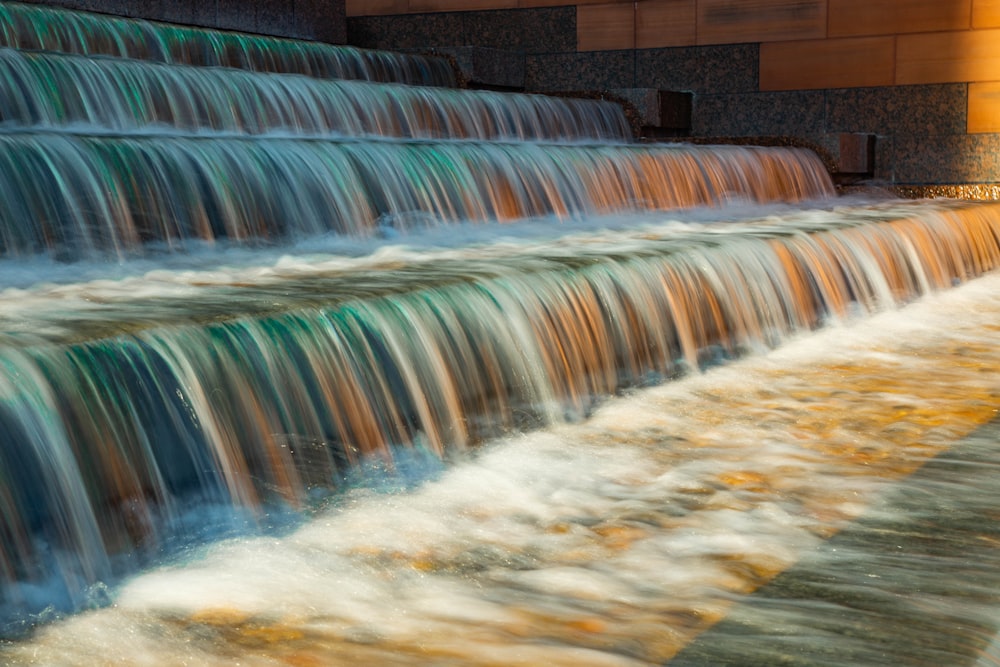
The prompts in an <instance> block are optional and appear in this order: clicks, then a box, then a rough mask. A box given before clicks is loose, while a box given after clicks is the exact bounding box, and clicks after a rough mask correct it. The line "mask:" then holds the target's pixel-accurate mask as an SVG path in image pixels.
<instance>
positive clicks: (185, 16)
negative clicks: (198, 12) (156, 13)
mask: <svg viewBox="0 0 1000 667" xmlns="http://www.w3.org/2000/svg"><path fill="white" fill-rule="evenodd" d="M194 5H195V0H177V1H176V2H166V3H164V5H163V9H162V11H161V13H160V19H161V20H162V21H166V22H167V23H180V24H184V25H191V24H193V23H194V15H195V12H194Z"/></svg>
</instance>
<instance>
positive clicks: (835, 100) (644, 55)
mask: <svg viewBox="0 0 1000 667" xmlns="http://www.w3.org/2000/svg"><path fill="white" fill-rule="evenodd" d="M839 1H840V2H841V4H842V3H843V2H845V1H846V0H839ZM627 4H630V3H627ZM641 4H642V3H640V5H641ZM585 8H586V7H585V6H582V5H581V7H580V9H585ZM577 10H578V8H577V7H575V6H560V7H548V8H535V9H509V10H489V11H465V12H456V11H438V12H428V13H409V14H405V15H403V14H400V15H383V16H372V15H363V16H361V15H359V16H348V19H347V21H348V23H347V25H348V41H349V43H352V44H356V45H359V46H366V47H377V48H383V49H393V48H400V47H405V48H408V49H416V50H419V49H420V48H421V47H425V48H426V47H429V46H436V47H447V46H458V45H479V46H489V47H491V48H493V49H499V50H502V51H507V53H508V57H509V56H510V54H514V55H515V56H516V57H523V59H524V88H525V89H527V90H530V91H540V92H561V91H613V90H620V89H628V88H638V89H661V90H672V91H685V92H689V93H691V94H692V114H691V119H692V120H691V127H690V131H689V136H690V137H691V138H693V139H698V140H705V139H709V138H717V139H719V140H727V141H728V140H746V139H753V138H760V139H761V140H765V139H766V140H772V139H773V138H775V137H791V138H792V139H794V140H795V141H796V142H798V143H803V144H806V145H811V146H815V147H817V148H818V149H819V150H821V151H823V152H824V153H826V155H827V156H828V157H829V158H830V160H831V161H832V163H833V164H837V162H838V159H839V152H840V149H841V146H842V145H843V144H842V138H843V137H844V136H845V135H846V136H854V135H874V137H875V150H874V165H873V171H872V172H871V173H869V174H860V175H858V176H857V178H862V177H863V178H867V179H869V180H872V181H875V182H878V183H884V184H886V185H891V186H909V185H940V184H988V183H1000V134H993V133H974V132H970V131H969V129H968V128H969V122H968V102H967V100H968V95H969V85H970V84H968V83H927V84H915V85H877V86H854V87H813V86H808V87H802V88H800V89H788V90H766V89H764V88H763V87H762V85H761V78H762V77H761V62H762V58H761V48H762V43H760V42H747V43H738V44H703V45H684V46H669V47H664V48H620V49H593V50H586V49H582V48H580V44H579V43H578V39H579V35H580V34H581V33H582V31H581V30H578V27H579V26H578V25H577V21H578V13H577ZM639 38H640V35H639V33H638V32H636V33H635V35H634V36H633V37H632V39H633V43H634V42H635V40H637V39H639ZM628 39H629V37H628V35H626V36H625V37H624V38H623V40H624V41H625V43H628ZM776 43H778V44H780V43H781V42H776ZM803 44H805V45H806V46H808V44H809V42H803ZM765 62H766V61H765ZM836 78H837V77H836V76H833V77H832V79H833V80H836ZM807 83H808V82H807ZM852 86H853V84H852ZM970 191H979V190H975V189H974V190H970Z"/></svg>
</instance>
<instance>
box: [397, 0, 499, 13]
mask: <svg viewBox="0 0 1000 667" xmlns="http://www.w3.org/2000/svg"><path fill="white" fill-rule="evenodd" d="M515 7H517V0H410V11H411V12H460V11H465V10H469V11H471V10H475V9H514V8H515Z"/></svg>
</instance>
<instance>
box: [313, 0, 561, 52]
mask: <svg viewBox="0 0 1000 667" xmlns="http://www.w3.org/2000/svg"><path fill="white" fill-rule="evenodd" d="M300 1H301V0H300ZM347 31H348V37H349V41H350V43H351V44H354V45H356V46H361V47H364V48H369V49H421V48H423V49H426V48H429V47H456V46H478V47H483V48H489V49H498V50H501V51H524V52H526V53H551V52H559V51H575V50H576V10H575V9H574V8H572V7H553V8H542V9H521V10H495V11H473V12H434V13H428V14H409V15H398V16H358V17H352V18H351V19H350V20H349V21H348V25H347Z"/></svg>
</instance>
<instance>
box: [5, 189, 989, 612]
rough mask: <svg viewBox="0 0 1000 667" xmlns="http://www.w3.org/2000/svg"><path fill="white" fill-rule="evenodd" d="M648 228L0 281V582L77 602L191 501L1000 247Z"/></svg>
mask: <svg viewBox="0 0 1000 667" xmlns="http://www.w3.org/2000/svg"><path fill="white" fill-rule="evenodd" d="M908 212H912V213H913V215H908V216H907V215H906V213H908ZM901 213H902V214H903V215H902V216H901ZM656 234H657V232H656V231H655V228H654V229H649V228H647V229H645V230H642V231H639V232H633V233H627V234H624V235H621V236H615V235H612V237H611V239H610V240H607V241H602V240H600V238H601V237H600V236H598V237H597V238H587V237H583V238H580V239H577V240H576V241H575V242H571V241H569V240H568V239H562V240H560V241H557V242H555V243H553V244H551V245H543V246H542V247H540V248H536V249H534V250H531V248H530V246H529V247H527V248H521V249H520V251H517V252H514V251H511V250H510V249H508V250H506V251H505V252H506V256H504V251H503V250H502V249H484V250H479V251H476V250H475V249H473V250H472V252H471V253H470V254H468V255H467V256H466V257H464V258H462V259H460V260H455V259H451V260H445V259H443V257H445V256H447V255H448V254H449V253H442V255H441V256H435V255H434V254H433V253H431V254H430V255H428V256H427V257H426V258H425V260H424V261H422V262H418V263H415V264H412V265H408V264H407V263H401V262H399V261H394V262H393V261H391V262H390V264H389V266H388V267H386V268H385V269H382V268H381V267H379V266H378V265H377V264H374V265H372V266H371V267H370V268H369V269H368V270H366V271H358V270H351V271H347V272H342V271H335V272H333V273H331V274H325V273H324V272H323V269H322V265H321V264H316V265H315V268H313V269H309V268H307V266H308V265H304V266H302V267H298V268H297V269H293V270H291V271H290V275H289V277H288V278H282V277H281V276H280V275H272V277H271V278H269V279H261V278H260V277H258V278H257V279H254V280H250V281H246V283H245V284H244V281H242V280H240V279H239V277H238V276H235V277H234V280H233V281H232V282H231V283H230V284H228V285H227V284H219V283H218V282H216V283H215V284H214V285H207V286H205V285H203V284H202V282H201V281H200V280H199V278H198V276H197V275H194V276H188V277H186V278H184V279H183V280H182V281H181V283H183V282H184V281H187V285H186V287H185V286H184V285H183V284H181V283H175V284H174V286H173V288H174V290H175V291H174V295H173V296H172V295H171V293H170V290H168V291H167V292H166V293H165V294H164V293H161V294H159V295H158V294H156V293H155V291H153V290H151V289H150V288H151V287H155V283H156V281H157V280H158V278H156V277H152V278H150V279H144V280H145V286H144V280H138V281H133V282H130V283H125V284H122V285H119V286H109V285H104V286H101V285H95V286H93V287H88V286H86V285H80V286H76V287H65V288H60V289H54V290H53V292H52V294H51V295H50V296H49V297H45V296H44V290H42V291H41V292H33V291H28V292H17V293H12V294H5V295H4V298H5V300H6V299H9V303H5V304H4V305H5V307H4V311H3V312H5V313H6V314H7V315H6V317H7V318H8V319H6V320H5V321H4V322H3V327H4V330H5V334H4V336H3V343H4V344H3V346H2V347H0V398H2V399H3V400H2V401H0V426H2V428H0V462H2V464H3V465H0V474H3V475H5V477H4V488H5V489H6V490H7V492H6V493H5V495H4V496H2V497H0V509H2V511H0V517H3V523H2V524H0V530H2V531H3V535H4V536H5V538H4V540H3V541H2V543H0V545H2V551H0V574H2V575H3V576H4V577H6V578H7V579H8V580H9V583H10V584H11V585H10V586H5V587H4V589H3V590H4V591H5V592H4V593H3V595H4V597H3V599H2V600H0V602H2V604H0V606H3V607H6V608H7V609H8V610H11V609H22V610H23V607H24V605H29V606H30V604H32V603H31V598H30V596H29V597H25V598H22V597H21V595H22V592H21V591H22V589H21V588H20V587H19V586H14V585H13V584H14V583H15V582H32V581H36V580H41V579H45V578H47V577H54V578H56V579H58V580H61V581H64V582H65V586H66V589H65V590H64V591H63V594H64V595H66V596H68V599H69V604H71V606H72V605H77V604H81V603H82V601H83V600H85V599H86V595H87V592H86V590H87V586H88V585H89V583H93V582H94V581H95V580H101V581H109V580H112V579H113V578H114V577H115V576H117V575H118V574H121V573H122V572H123V571H128V568H129V567H134V565H132V564H134V563H135V562H144V561H145V560H147V559H149V558H152V557H153V556H154V555H155V554H156V553H158V550H159V549H162V548H163V545H164V544H168V543H171V541H172V540H174V539H175V537H176V536H175V535H173V534H172V533H171V531H172V530H174V529H175V528H171V526H176V525H178V523H177V522H178V521H180V517H181V515H182V514H183V512H184V511H186V509H187V508H189V506H190V504H191V503H192V502H194V503H208V504H221V505H223V506H230V507H236V508H241V509H242V510H245V511H247V512H249V513H250V514H251V515H257V516H260V517H261V520H262V521H266V518H265V517H266V514H267V512H269V511H271V509H272V508H275V507H278V508H280V507H283V506H292V507H303V506H306V505H308V503H309V502H311V500H312V499H315V498H316V497H317V494H319V495H320V496H322V495H323V494H325V493H328V492H329V491H330V490H331V489H334V488H336V487H337V486H338V484H339V483H340V481H341V480H342V479H344V476H345V475H346V474H347V472H348V471H349V470H351V469H352V468H353V467H354V466H358V465H361V464H363V463H365V462H366V461H370V460H372V459H373V458H374V459H378V460H381V461H384V462H389V463H388V464H389V465H391V461H393V460H394V457H395V456H396V451H397V448H403V450H410V451H412V450H414V449H415V450H419V451H422V452H426V453H427V454H428V455H429V456H436V457H442V458H446V457H447V456H449V454H451V453H455V452H460V451H462V450H463V449H464V448H465V447H467V446H470V445H473V444H476V443H479V442H481V441H482V440H484V439H487V438H490V437H494V436H497V435H499V434H502V433H505V432H509V431H510V430H512V429H526V428H534V427H537V426H539V425H543V424H548V423H553V422H558V421H562V420H563V419H566V418H570V419H573V418H578V417H580V416H583V415H586V414H587V413H588V412H589V411H590V410H591V409H592V408H593V406H594V405H595V404H596V403H597V402H599V401H600V400H601V399H602V398H603V397H606V396H608V395H611V394H614V393H617V392H620V391H621V390H622V389H624V388H627V387H630V386H635V385H644V384H650V383H655V382H659V381H661V380H663V379H666V378H669V377H672V376H675V375H678V374H683V373H684V372H687V371H689V370H693V369H696V368H698V367H701V366H705V365H713V364H718V363H721V362H724V361H726V360H728V359H732V358H735V357H738V356H740V355H742V354H744V353H745V352H746V351H748V350H757V349H766V348H767V347H769V346H773V345H777V344H779V343H781V342H782V341H784V340H787V338H788V337H790V336H791V335H793V334H795V333H797V332H799V333H800V332H805V331H809V330H811V329H813V328H815V327H817V326H820V325H821V324H822V323H824V322H826V321H829V320H831V319H834V320H836V319H841V318H848V317H851V316H852V315H856V314H858V313H872V312H875V311H877V310H880V309H885V308H891V307H894V306H895V305H897V304H900V303H905V302H906V301H908V300H911V299H914V298H916V297H917V296H919V295H921V294H926V293H928V292H930V291H932V290H938V289H944V288H947V287H949V286H951V285H952V284H953V283H954V282H956V281H964V280H967V279H970V278H972V277H974V276H976V275H979V274H981V273H982V272H984V271H988V270H991V269H993V268H995V267H997V266H1000V244H998V242H997V239H998V238H1000V207H997V206H994V205H983V206H968V207H959V206H954V205H947V204H943V205H941V206H940V207H939V208H936V209H935V210H931V211H927V210H923V209H917V208H916V207H906V206H902V207H899V208H888V209H883V210H878V209H870V208H865V209H862V210H859V211H857V212H856V213H854V214H853V215H852V214H849V213H846V212H844V211H842V210H839V209H837V210H831V211H828V212H826V213H821V214H816V215H806V216H803V217H802V218H801V219H800V220H799V221H798V222H796V221H795V220H784V221H780V222H779V221H775V220H767V219H765V220H762V221H758V222H751V223H746V224H744V225H739V224H737V225H736V226H735V227H734V226H733V224H729V225H720V226H717V227H715V226H710V227H709V228H704V227H702V226H696V227H695V229H694V233H693V234H692V233H683V232H679V231H678V230H677V229H676V228H675V227H674V226H670V225H668V226H667V227H665V228H663V229H662V230H661V231H660V232H659V234H661V238H660V239H659V240H657V238H656ZM491 254H492V259H490V257H491ZM313 264H315V263H313ZM303 271H305V272H304V273H303ZM102 290H111V291H106V292H105V294H104V295H103V296H102ZM114 290H117V291H118V294H117V296H115V295H113V293H114ZM303 292H306V293H305V294H303ZM132 294H135V295H137V296H136V297H133V296H131V295H132ZM290 294H291V295H292V296H289V295H290ZM60 295H62V296H60ZM275 302H280V303H281V306H279V307H276V308H275V307H274V306H268V305H267V304H268V303H272V304H273V303H275ZM226 304H232V305H231V306H226ZM254 304H256V305H254ZM8 306H10V308H8ZM18 308H20V311H19V312H18ZM227 308H228V310H227ZM270 308H274V310H273V311H271V312H269V309H270ZM287 308H291V310H286V309H287ZM81 336H82V337H85V338H86V337H88V336H95V337H94V338H91V339H89V340H88V339H84V340H81V339H80V337H81ZM48 549H53V550H54V552H55V553H56V554H58V556H57V557H55V558H54V559H50V558H48V557H47V556H46V553H47V550H48ZM123 558H124V560H123ZM60 568H66V569H60ZM122 568H124V570H123V569H122ZM74 582H78V583H74ZM76 586H79V588H75V587H76ZM29 588H30V586H29ZM47 602H51V600H48V601H47ZM66 603H67V602H66V601H65V600H64V602H63V603H61V604H66Z"/></svg>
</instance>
